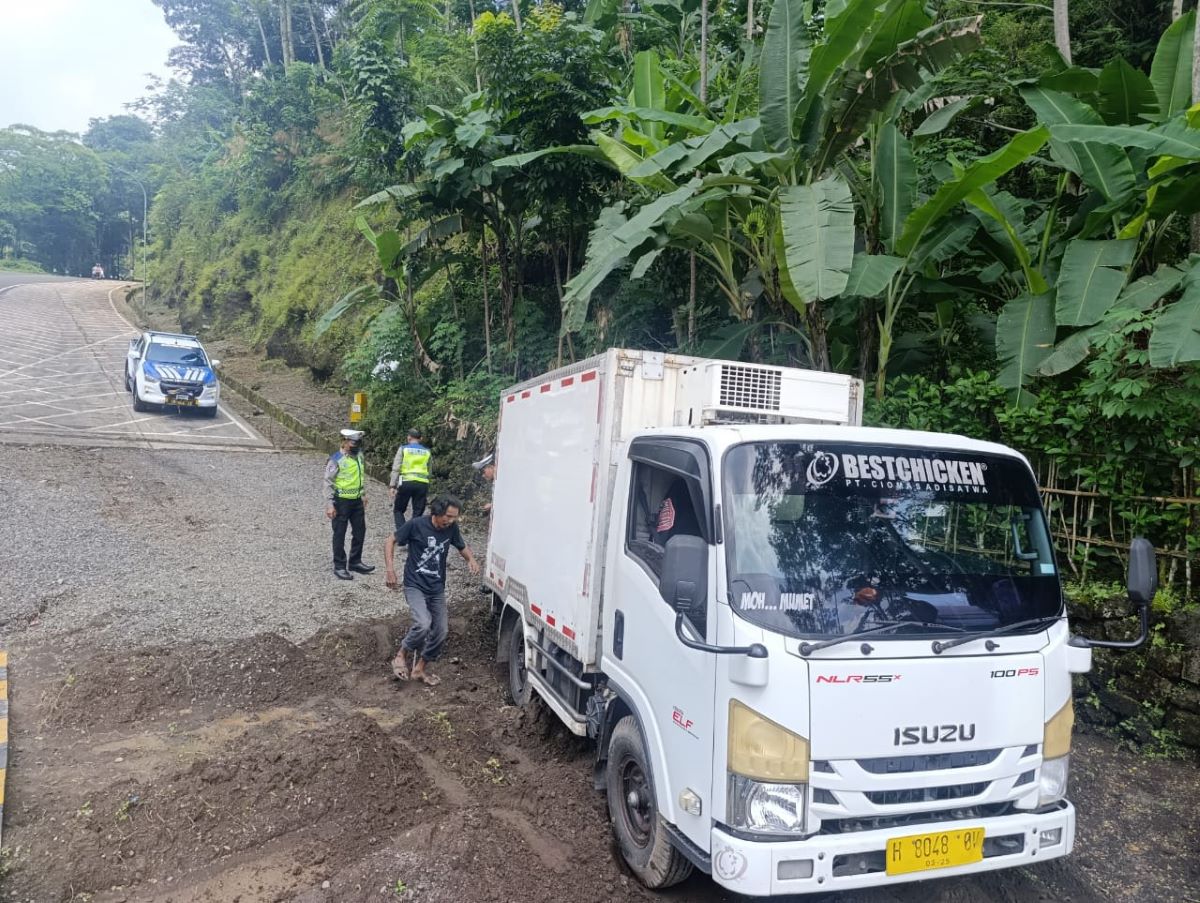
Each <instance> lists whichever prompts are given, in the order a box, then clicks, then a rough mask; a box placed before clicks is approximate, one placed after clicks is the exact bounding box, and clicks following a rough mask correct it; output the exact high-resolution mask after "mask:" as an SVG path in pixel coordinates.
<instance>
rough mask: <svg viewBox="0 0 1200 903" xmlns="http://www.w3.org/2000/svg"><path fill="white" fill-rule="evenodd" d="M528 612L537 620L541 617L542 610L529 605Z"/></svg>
mask: <svg viewBox="0 0 1200 903" xmlns="http://www.w3.org/2000/svg"><path fill="white" fill-rule="evenodd" d="M529 610H530V611H532V612H533V613H534V614H535V615H537V616H538V617H539V618H540V617H541V616H542V610H541V609H540V608H538V607H537V606H536V605H530V606H529Z"/></svg>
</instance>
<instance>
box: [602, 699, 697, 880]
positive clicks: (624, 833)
mask: <svg viewBox="0 0 1200 903" xmlns="http://www.w3.org/2000/svg"><path fill="white" fill-rule="evenodd" d="M605 783H606V785H607V790H608V816H609V818H610V819H611V820H612V826H613V833H614V834H615V835H616V837H617V845H618V846H620V848H621V856H622V858H623V859H624V860H625V863H626V864H627V865H628V866H629V868H630V869H631V870H632V871H633V873H634V874H635V875H637V877H638V880H639V881H641V882H642V884H644V885H646V887H648V888H650V889H651V890H658V889H659V888H663V887H670V886H671V885H673V884H678V883H679V882H680V881H682V880H683V879H684V878H686V877H687V876H688V875H690V874H691V873H692V864H691V863H690V862H689V861H688V860H687V859H686V858H685V857H684V856H683V854H682V853H680V852H679V851H678V850H677V849H675V847H674V846H673V845H672V843H671V841H670V839H669V838H668V837H667V832H666V830H665V829H664V827H663V821H662V818H661V817H660V816H659V814H658V803H657V801H656V798H655V796H654V783H653V781H652V779H651V775H650V768H649V765H648V764H647V757H646V751H645V748H644V745H643V743H642V735H641V731H639V730H638V726H637V721H636V719H634V717H633V716H632V715H626V716H625V717H624V718H622V719H621V720H620V721H618V722H617V726H616V727H615V728H613V732H612V739H611V740H610V741H609V746H608V765H607V768H606V770H605Z"/></svg>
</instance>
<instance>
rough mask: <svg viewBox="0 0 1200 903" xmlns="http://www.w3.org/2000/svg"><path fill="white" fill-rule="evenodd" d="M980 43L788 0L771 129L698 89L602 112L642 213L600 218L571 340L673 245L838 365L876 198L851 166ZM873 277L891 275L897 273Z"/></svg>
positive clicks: (599, 121) (769, 72) (640, 69)
mask: <svg viewBox="0 0 1200 903" xmlns="http://www.w3.org/2000/svg"><path fill="white" fill-rule="evenodd" d="M978 42H979V19H978V17H970V18H964V19H954V20H948V21H943V22H939V23H934V22H933V21H932V20H931V18H930V16H929V14H928V13H927V11H926V9H925V7H924V4H923V3H922V2H921V0H846V2H842V3H838V4H828V5H826V7H825V9H824V12H823V15H822V16H820V17H814V14H813V5H812V3H811V2H810V0H778V2H776V3H775V5H774V7H773V9H772V12H771V16H770V19H769V21H768V25H767V32H766V37H765V39H764V43H763V47H762V52H761V57H760V59H759V66H758V70H759V111H760V115H759V116H758V117H745V118H737V117H738V116H742V115H744V114H742V112H741V109H740V105H739V104H738V103H732V104H730V103H727V104H725V105H724V106H723V108H722V110H721V115H720V116H719V117H718V116H717V115H715V114H714V113H713V111H712V110H711V109H709V108H708V107H707V106H705V105H704V104H702V103H700V102H698V101H697V100H694V99H693V97H689V96H687V94H685V93H682V92H681V94H680V103H679V104H678V106H676V107H674V108H668V107H667V103H666V99H665V97H664V99H663V102H662V103H661V105H659V104H656V103H654V102H651V103H649V104H646V103H640V102H639V103H637V104H627V105H623V106H620V107H610V108H606V109H605V110H599V111H595V112H594V113H593V114H591V117H590V120H589V121H591V122H593V123H594V124H596V125H597V126H600V128H598V129H597V130H596V131H594V132H593V133H592V135H591V138H592V141H593V145H592V147H593V148H598V149H599V150H600V151H601V152H602V153H603V154H604V157H605V159H607V160H608V162H609V164H610V165H611V166H613V167H614V168H616V169H617V170H618V171H619V172H620V173H621V175H622V176H623V177H624V178H625V179H626V180H627V181H628V182H630V183H632V185H633V186H634V188H635V190H636V197H637V198H638V200H639V201H640V203H638V204H637V205H636V206H634V205H630V204H628V203H627V202H625V201H622V202H619V203H618V204H615V205H613V206H611V207H609V208H608V209H606V210H605V211H604V212H603V213H602V214H601V216H600V218H599V219H598V220H597V223H596V226H595V228H594V229H593V232H592V238H591V241H590V243H589V248H588V254H587V261H586V264H585V266H584V267H583V268H582V269H581V271H580V272H579V274H578V275H577V276H576V277H575V278H574V279H572V280H571V282H570V283H568V285H567V291H566V297H565V303H566V306H567V311H566V314H567V315H566V316H565V317H564V323H563V326H564V329H577V328H578V327H579V326H580V325H581V324H582V322H583V319H584V317H585V315H586V309H587V303H588V301H589V299H590V297H591V295H592V294H593V293H594V292H595V291H596V289H597V288H598V287H599V286H600V285H601V283H602V282H603V281H604V280H605V278H607V277H608V276H609V275H611V274H612V273H614V272H616V271H618V270H621V269H624V268H625V267H632V271H631V275H632V276H633V277H634V278H638V277H640V276H641V275H643V274H644V273H645V272H646V271H647V270H648V269H649V267H650V266H651V265H653V263H654V261H655V260H656V259H657V258H658V256H659V255H660V254H661V253H662V251H663V250H664V249H666V248H680V249H684V250H688V251H693V252H695V253H696V255H697V258H698V259H699V260H700V261H701V262H703V263H704V264H706V265H707V267H708V268H709V270H710V271H711V272H712V273H713V274H714V275H715V277H716V282H717V285H718V287H719V288H720V290H721V292H722V293H723V294H724V295H725V297H726V299H727V300H728V302H729V307H730V311H731V312H732V314H733V315H734V317H735V319H737V320H738V321H740V322H742V323H747V324H749V323H751V322H753V320H754V318H755V316H756V306H757V305H759V303H760V302H762V303H764V304H765V305H766V306H767V307H768V308H770V309H771V310H772V311H773V312H777V313H783V312H786V311H787V310H792V311H794V312H795V313H798V314H799V315H800V317H801V318H802V322H803V324H804V331H805V332H806V333H807V341H808V343H809V345H810V348H811V353H810V357H811V363H812V364H813V365H816V366H818V367H823V368H826V369H827V368H828V367H829V365H830V357H829V346H828V338H827V332H826V315H825V310H824V307H825V305H826V304H827V302H829V301H830V300H831V299H834V298H836V297H838V296H839V295H841V294H842V293H843V292H844V291H845V290H846V288H847V285H848V283H849V281H850V278H851V271H852V269H853V267H854V262H855V254H854V246H855V236H856V232H855V220H856V209H857V208H856V194H860V193H861V188H862V186H858V185H855V184H854V182H853V178H852V177H848V175H847V174H848V173H851V172H852V171H853V167H850V166H848V165H846V164H847V160H848V159H849V157H850V156H851V155H852V154H855V153H858V151H857V150H856V149H855V145H856V144H858V143H859V142H861V141H863V140H864V139H866V140H869V139H870V138H871V136H872V135H873V134H874V129H873V125H874V124H875V123H876V122H877V120H878V117H880V116H882V117H884V119H885V120H886V119H889V118H891V117H892V116H894V114H895V111H896V109H897V106H898V103H899V102H900V100H901V99H902V98H903V97H904V96H905V94H906V93H907V92H909V91H913V90H916V89H918V88H920V87H921V86H922V85H923V84H924V83H925V82H926V80H927V79H928V78H929V76H930V75H931V74H932V73H935V72H937V71H938V70H940V69H941V68H943V67H944V66H946V65H947V64H948V63H950V62H952V61H954V60H955V59H957V58H959V57H960V56H961V55H962V54H963V53H965V52H967V51H969V50H971V49H973V48H974V47H976V46H977V45H978ZM653 62H654V61H653V60H652V59H651V58H649V57H646V56H640V57H639V58H638V60H637V61H635V79H634V80H635V91H636V83H638V82H640V81H641V80H642V77H643V76H645V75H647V73H650V74H651V77H652V78H653V74H652V73H653V70H654V68H655V67H654V66H653ZM660 71H661V68H660ZM663 78H664V81H665V76H663ZM660 127H661V128H660ZM583 151H584V148H582V147H572V148H554V149H549V150H545V151H541V152H538V153H537V154H526V155H518V156H516V157H513V158H509V159H508V160H505V161H498V163H497V165H498V166H500V165H524V164H525V163H527V162H529V161H530V160H532V159H534V158H535V157H536V156H540V155H542V154H545V153H559V152H583ZM856 189H860V190H858V191H856ZM882 265H884V266H886V264H882ZM867 266H870V267H871V269H872V275H875V274H876V273H877V270H878V267H879V266H881V264H878V263H868V264H867ZM876 281H877V280H876Z"/></svg>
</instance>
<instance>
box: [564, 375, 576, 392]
mask: <svg viewBox="0 0 1200 903" xmlns="http://www.w3.org/2000/svg"><path fill="white" fill-rule="evenodd" d="M562 385H563V388H564V389H565V388H566V387H567V386H573V385H575V377H573V376H568V377H567V378H566V379H564V380H563V381H562Z"/></svg>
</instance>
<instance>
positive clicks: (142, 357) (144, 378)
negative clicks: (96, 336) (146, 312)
mask: <svg viewBox="0 0 1200 903" xmlns="http://www.w3.org/2000/svg"><path fill="white" fill-rule="evenodd" d="M218 364H220V361H212V360H209V358H208V355H207V354H205V352H204V346H203V345H201V344H200V340H199V339H197V338H196V337H195V336H190V335H179V334H176V333H170V332H146V333H143V334H142V335H141V336H139V337H138V338H136V339H131V340H130V342H129V352H128V354H126V356H125V390H126V391H128V392H132V393H133V409H134V410H135V411H149V410H151V409H152V408H154V407H159V408H161V407H167V406H175V407H179V408H185V407H194V408H198V409H199V410H200V412H201V414H202V415H203V416H205V417H216V416H217V402H218V400H219V399H220V397H221V384H220V382H219V381H218V380H217V373H216V370H215V369H214V368H215V367H216V366H217V365H218Z"/></svg>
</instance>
